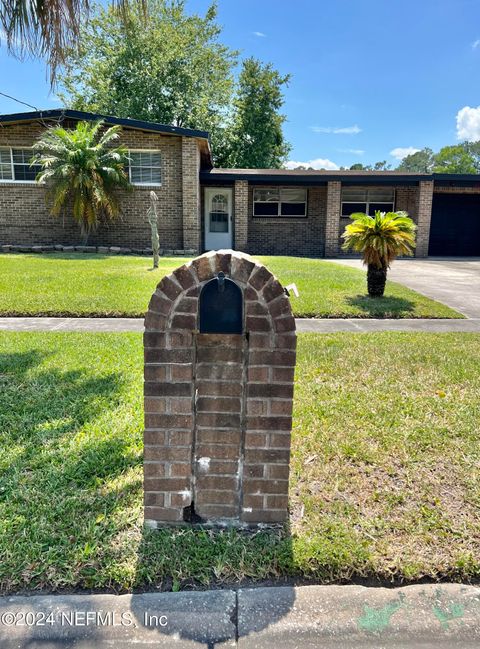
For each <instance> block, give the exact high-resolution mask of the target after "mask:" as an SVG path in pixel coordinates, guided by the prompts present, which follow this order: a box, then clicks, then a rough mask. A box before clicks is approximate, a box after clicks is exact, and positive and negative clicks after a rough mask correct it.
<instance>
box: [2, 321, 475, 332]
mask: <svg viewBox="0 0 480 649" xmlns="http://www.w3.org/2000/svg"><path fill="white" fill-rule="evenodd" d="M295 322H296V324H297V331H298V332H299V333H303V332H310V333H335V332H337V331H351V332H357V333H362V332H363V333H366V332H373V331H432V332H447V331H460V332H462V331H463V332H477V333H480V318H469V319H465V320H454V319H453V320H452V319H446V318H445V319H438V320H434V319H431V320H430V319H428V320H427V319H425V320H423V319H420V318H418V319H414V318H398V319H387V318H384V319H373V318H372V319H367V318H349V319H347V318H345V319H344V318H327V319H316V318H297V319H296V321H295ZM0 330H4V331H60V332H61V331H78V332H82V331H91V332H102V331H103V332H118V333H122V332H128V331H139V332H143V318H0Z"/></svg>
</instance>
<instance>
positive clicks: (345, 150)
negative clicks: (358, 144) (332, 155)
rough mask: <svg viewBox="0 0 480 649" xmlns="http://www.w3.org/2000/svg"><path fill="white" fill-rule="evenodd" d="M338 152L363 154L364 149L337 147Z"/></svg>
mask: <svg viewBox="0 0 480 649" xmlns="http://www.w3.org/2000/svg"><path fill="white" fill-rule="evenodd" d="M338 150H339V151H340V153H352V154H353V155H363V154H364V153H365V151H364V150H363V149H338Z"/></svg>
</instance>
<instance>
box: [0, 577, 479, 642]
mask: <svg viewBox="0 0 480 649" xmlns="http://www.w3.org/2000/svg"><path fill="white" fill-rule="evenodd" d="M479 644H480V588H478V587H475V586H466V585H461V584H432V585H418V586H406V587H403V588H391V589H390V588H367V587H364V586H301V587H297V588H294V587H272V588H249V589H239V590H238V591H235V590H216V591H204V592H179V593H145V594H134V595H118V596H117V595H35V596H31V597H28V596H12V597H2V598H0V647H1V648H2V649H14V648H15V649H40V648H41V649H59V648H66V647H69V648H70V647H72V648H75V649H86V648H87V647H88V648H93V647H95V648H96V649H104V648H105V649H107V648H110V647H115V649H124V648H125V649H126V648H127V647H131V646H136V647H153V646H155V647H173V646H174V647H175V648H178V649H184V648H185V649H192V648H194V647H207V648H212V649H213V647H216V646H217V645H219V646H222V647H239V648H240V649H295V648H297V647H298V648H299V649H318V648H319V647H321V648H322V649H323V648H330V647H332V648H333V647H342V648H345V649H349V648H350V647H351V648H352V649H353V648H354V647H355V649H357V648H361V649H362V648H367V647H368V648H370V647H375V648H380V647H385V648H386V649H388V648H390V647H392V648H398V649H400V647H402V648H404V647H423V648H427V647H428V648H432V649H433V648H435V649H441V648H443V647H444V648H445V649H446V648H447V647H448V648H455V649H456V648H458V649H460V648H462V649H464V648H469V647H472V648H473V647H478V646H479Z"/></svg>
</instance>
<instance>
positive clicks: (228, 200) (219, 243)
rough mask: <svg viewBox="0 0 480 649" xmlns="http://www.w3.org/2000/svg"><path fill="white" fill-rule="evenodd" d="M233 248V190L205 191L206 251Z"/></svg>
mask: <svg viewBox="0 0 480 649" xmlns="http://www.w3.org/2000/svg"><path fill="white" fill-rule="evenodd" d="M231 247H232V190H231V189H224V188H223V187H207V188H206V189H205V250H221V249H222V248H231Z"/></svg>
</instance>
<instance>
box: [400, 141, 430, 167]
mask: <svg viewBox="0 0 480 649" xmlns="http://www.w3.org/2000/svg"><path fill="white" fill-rule="evenodd" d="M433 165H434V154H433V151H432V149H429V148H428V147H425V148H424V149H422V150H421V151H416V152H415V153H411V154H410V155H407V156H406V157H405V158H403V160H402V161H401V162H400V164H399V165H398V167H397V170H398V171H406V172H413V173H422V174H425V173H427V174H429V173H431V172H432V170H433Z"/></svg>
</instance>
